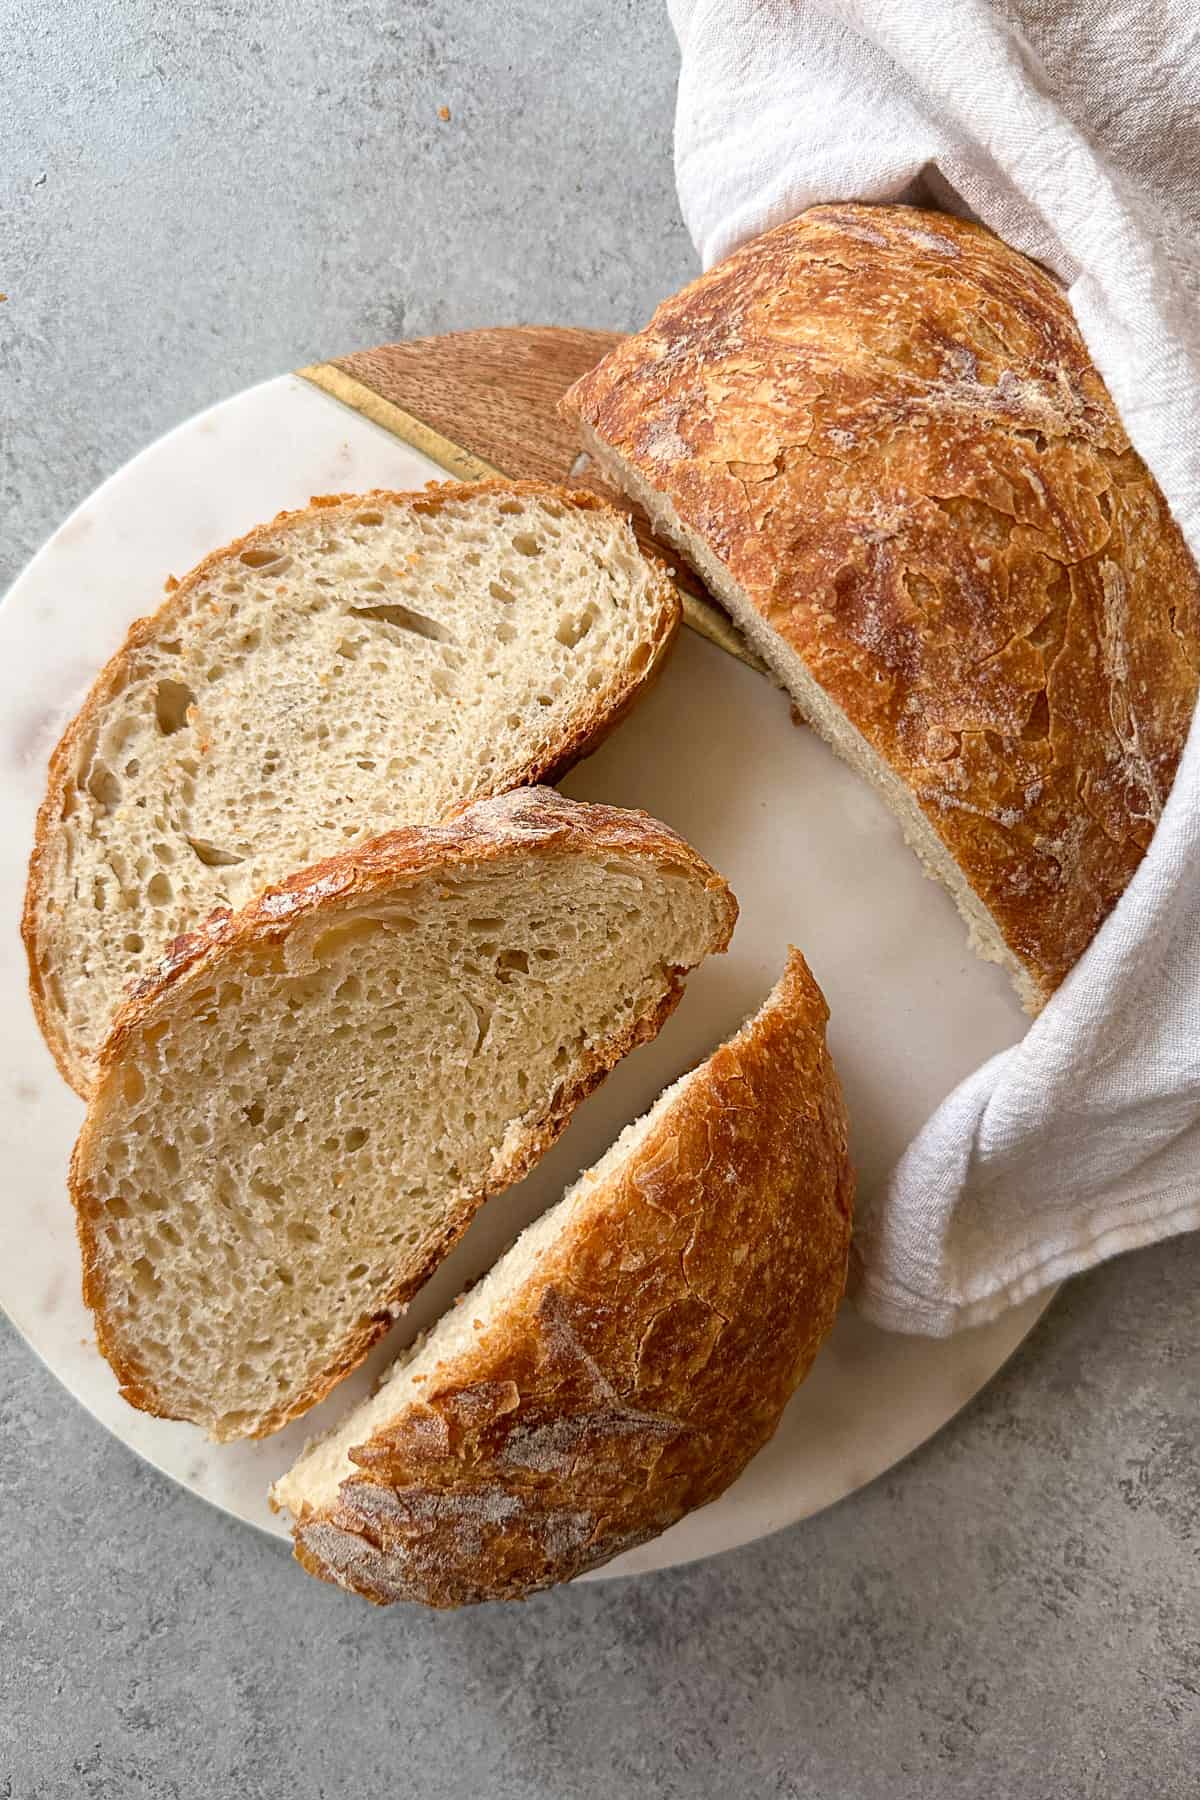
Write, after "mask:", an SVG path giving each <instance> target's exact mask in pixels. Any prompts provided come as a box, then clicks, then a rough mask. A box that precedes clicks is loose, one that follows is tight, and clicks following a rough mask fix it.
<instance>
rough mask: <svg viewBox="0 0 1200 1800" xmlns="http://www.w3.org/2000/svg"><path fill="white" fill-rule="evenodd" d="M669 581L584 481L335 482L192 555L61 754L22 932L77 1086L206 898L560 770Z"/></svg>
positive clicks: (56, 1041) (642, 670) (628, 686)
mask: <svg viewBox="0 0 1200 1800" xmlns="http://www.w3.org/2000/svg"><path fill="white" fill-rule="evenodd" d="M678 621H679V601H678V597H677V595H676V593H675V591H674V588H673V587H672V585H671V583H670V581H669V580H668V579H667V578H666V576H665V574H664V573H663V572H662V571H661V570H660V569H658V568H656V567H654V566H653V565H652V564H651V563H649V562H647V560H646V559H645V558H644V557H643V556H642V555H641V553H640V552H639V550H638V548H637V543H636V541H635V539H634V536H633V533H632V531H631V530H630V528H629V525H628V523H627V522H626V521H625V519H623V518H622V517H621V516H620V515H619V514H618V513H616V512H614V511H613V510H612V509H610V508H609V507H607V506H605V505H604V504H603V502H602V501H599V500H597V499H596V497H595V496H594V495H591V494H586V493H579V492H573V491H570V490H567V489H563V488H556V487H547V486H543V485H540V484H538V483H517V484H513V483H502V482H496V483H486V484H483V485H479V486H473V487H456V486H451V485H445V486H441V487H436V488H431V489H429V490H427V491H426V492H424V493H417V494H389V493H372V494H364V495H336V496H333V497H332V498H329V499H324V500H314V501H313V503H312V505H311V506H310V507H308V508H307V509H305V510H304V511H303V512H294V513H281V514H280V515H279V517H278V518H277V519H275V520H273V521H272V522H271V523H270V524H269V525H262V526H260V527H259V528H258V529H257V530H256V531H252V532H251V533H250V534H249V536H248V537H244V538H240V539H239V540H238V541H237V542H236V543H234V544H230V545H228V546H227V548H225V549H224V550H218V551H217V552H216V553H215V554H214V555H212V556H209V557H207V558H206V559H205V560H204V562H202V563H201V564H200V565H199V567H198V568H196V569H193V571H192V573H191V574H190V575H188V576H187V577H185V579H184V580H183V581H182V582H181V583H179V584H178V585H177V586H175V587H174V590H173V591H172V592H171V593H170V595H169V597H168V599H167V600H166V602H165V603H164V605H162V606H161V607H160V608H159V610H158V612H156V613H155V614H154V616H153V617H152V618H149V619H140V620H138V622H137V623H136V624H135V625H134V626H133V628H132V630H131V631H130V633H129V636H128V638H127V639H126V641H125V644H124V646H123V648H122V649H121V650H120V651H119V652H118V654H117V655H116V656H115V657H114V658H113V660H112V661H111V662H110V663H109V664H108V666H107V668H106V669H104V671H103V672H102V673H101V675H100V676H99V677H98V679H97V681H96V683H95V685H94V686H93V688H92V691H91V693H90V694H89V695H88V698H87V700H86V701H85V703H84V706H83V709H82V711H81V712H80V714H79V716H78V717H77V718H76V720H75V722H74V724H73V725H71V727H70V728H69V730H68V731H67V733H66V735H65V737H64V738H63V740H62V742H61V743H60V745H59V747H58V749H57V750H56V751H55V754H54V757H53V759H52V761H51V765H50V784H49V790H48V792H47V795H46V799H45V802H44V804H43V806H42V810H41V813H40V815H39V819H38V828H37V846H36V849H35V851H34V855H33V860H32V863H31V865H30V872H29V886H28V894H27V900H26V907H25V919H24V936H25V943H26V947H27V950H28V954H29V969H30V978H31V986H32V993H33V1001H34V1006H35V1008H36V1009H37V1014H38V1018H39V1021H40V1023H41V1026H42V1029H43V1031H44V1033H45V1035H46V1040H47V1042H48V1043H49V1045H50V1048H51V1050H52V1051H53V1053H54V1056H55V1058H56V1060H57V1062H58V1064H59V1067H60V1068H61V1070H62V1072H63V1074H64V1075H65V1076H66V1078H67V1080H68V1081H69V1082H70V1083H71V1085H72V1086H73V1087H74V1088H76V1089H77V1091H78V1092H80V1093H81V1094H85V1095H86V1093H87V1091H88V1088H89V1086H90V1084H91V1081H92V1078H93V1075H94V1059H95V1054H96V1051H97V1050H98V1048H99V1045H100V1043H101V1041H102V1040H103V1037H104V1033H105V1031H106V1030H107V1028H108V1025H109V1023H110V1022H111V1019H112V1016H113V1013H114V1011H115V1009H116V1007H117V1005H118V1004H119V1002H120V1000H121V998H122V996H123V994H124V993H125V991H126V989H127V987H128V986H129V984H130V983H131V981H132V980H134V979H135V978H137V977H140V976H141V975H142V974H144V973H145V971H146V970H147V969H149V968H151V967H153V965H154V963H155V961H156V959H157V958H158V957H159V956H160V955H161V954H162V952H163V950H164V949H165V947H166V945H167V944H168V943H170V941H171V940H172V939H173V938H175V937H177V936H179V935H180V934H181V933H183V932H187V931H192V930H194V929H195V928H196V927H197V926H198V925H199V924H200V923H201V922H202V921H203V920H204V919H205V918H207V916H208V914H209V913H210V912H212V910H213V909H214V908H215V907H218V906H231V907H234V908H237V907H240V906H242V905H244V904H246V903H247V902H248V901H249V900H251V899H252V898H253V897H254V895H255V894H257V893H258V892H259V891H260V890H261V889H262V888H264V887H265V886H267V885H268V883H270V882H273V881H281V880H283V879H284V877H285V876H287V875H289V874H290V873H292V871H293V870H296V869H302V868H305V867H306V866H307V865H308V864H309V863H312V862H315V861H317V860H318V858H320V857H324V856H330V855H334V854H336V853H337V852H339V851H341V850H345V849H348V848H349V847H350V846H351V845H352V844H358V843H363V842H365V841H366V840H367V839H368V838H371V837H375V836H378V835H379V833H381V832H384V831H390V830H393V829H395V828H396V827H397V826H402V825H428V824H434V823H436V822H437V821H439V820H441V819H444V818H447V817H449V816H451V815H452V814H453V813H454V812H456V811H457V810H459V809H460V808H461V807H463V806H466V805H468V804H469V803H470V802H471V801H473V800H478V799H481V798H483V797H485V796H486V795H488V794H497V793H503V792H504V791H505V790H506V789H508V788H512V787H518V786H522V785H525V784H527V783H533V782H536V781H549V780H553V779H556V778H557V776H558V775H559V774H562V773H564V772H565V770H566V769H567V768H568V767H569V766H570V765H571V763H572V762H574V761H575V760H576V759H577V758H578V757H580V756H582V755H584V754H585V753H586V751H588V750H589V749H591V748H592V747H593V746H594V745H595V744H596V743H597V741H598V740H599V739H600V738H601V737H602V736H603V735H604V734H605V732H606V731H608V730H609V729H610V727H611V726H612V725H613V724H614V723H615V722H616V720H617V719H618V718H619V717H620V716H621V715H622V713H623V712H624V711H625V710H626V709H627V708H628V707H629V705H630V704H631V703H632V701H633V700H634V699H635V698H636V696H637V693H638V692H639V690H640V689H641V687H642V686H643V685H644V684H645V682H646V681H647V680H648V679H649V678H650V676H651V674H652V673H653V672H654V670H655V669H656V668H657V666H658V665H659V663H660V661H661V659H662V657H663V654H664V652H665V651H666V649H667V647H668V645H669V643H670V640H671V638H672V635H673V634H674V631H675V629H676V626H677V624H678Z"/></svg>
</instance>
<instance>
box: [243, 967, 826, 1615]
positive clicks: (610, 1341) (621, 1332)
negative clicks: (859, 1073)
mask: <svg viewBox="0 0 1200 1800" xmlns="http://www.w3.org/2000/svg"><path fill="white" fill-rule="evenodd" d="M827 1016H828V1015H827V1009H826V1006H825V1002H824V1000H823V998H822V995H821V992H820V990H819V988H818V987H817V985H816V983H815V981H814V980H813V978H812V976H811V975H810V973H809V971H808V968H807V966H806V964H805V962H804V960H803V958H802V957H801V956H799V955H798V954H797V953H796V952H792V954H791V957H790V959H789V962H788V966H787V970H786V972H785V974H784V977H783V979H782V980H781V981H780V983H779V985H778V986H777V987H776V988H775V990H774V992H773V993H772V994H771V996H770V998H769V999H768V1000H767V1002H766V1003H765V1005H764V1006H763V1007H762V1009H761V1011H760V1012H759V1013H758V1014H757V1016H756V1017H755V1018H753V1019H752V1020H751V1021H750V1022H749V1023H748V1024H747V1025H746V1026H745V1027H744V1028H743V1029H742V1031H741V1032H739V1034H738V1035H737V1036H736V1037H735V1038H733V1039H732V1040H731V1041H730V1042H729V1043H727V1044H725V1045H723V1046H722V1048H721V1049H719V1050H718V1051H716V1053H715V1054H714V1055H713V1056H712V1057H710V1058H709V1060H708V1061H707V1062H705V1063H703V1064H701V1066H700V1067H699V1068H697V1069H695V1070H693V1072H692V1073H691V1074H690V1075H685V1076H684V1077H683V1079H682V1080H681V1081H679V1082H677V1083H676V1084H675V1085H674V1086H673V1087H671V1088H669V1089H668V1090H667V1092H666V1093H665V1094H663V1095H662V1097H661V1098H660V1099H659V1101H658V1102H657V1104H656V1105H655V1106H654V1107H653V1108H652V1109H651V1111H650V1112H649V1113H647V1114H646V1116H645V1117H644V1118H643V1119H641V1120H639V1121H638V1123H636V1124H634V1125H631V1126H629V1127H628V1129H627V1130H626V1131H625V1132H624V1133H623V1134H622V1136H621V1137H620V1138H618V1140H617V1142H616V1143H615V1144H614V1146H613V1147H612V1149H611V1150H609V1152H608V1153H607V1155H606V1156H604V1157H603V1158H602V1159H601V1161H600V1162H599V1163H597V1164H596V1166H595V1167H594V1168H592V1169H590V1170H589V1171H588V1172H587V1173H586V1174H585V1175H584V1176H582V1177H581V1179H580V1180H579V1182H578V1183H577V1184H576V1186H575V1187H574V1188H572V1189H571V1190H570V1191H569V1192H568V1193H567V1195H566V1197H565V1198H564V1199H563V1200H561V1201H560V1202H559V1204H558V1205H557V1206H555V1207H553V1208H552V1209H551V1210H550V1211H549V1212H548V1213H546V1214H545V1215H544V1216H543V1217H542V1218H541V1219H540V1220H539V1221H538V1222H537V1223H536V1224H535V1225H532V1226H531V1227H530V1228H529V1230H528V1231H526V1232H525V1233H524V1234H523V1236H521V1237H520V1238H519V1239H518V1240H517V1242H516V1244H515V1245H514V1246H513V1248H512V1249H511V1250H510V1251H509V1252H508V1254H507V1256H505V1257H503V1258H502V1259H501V1261H500V1262H498V1263H497V1264H496V1265H495V1267H494V1268H493V1269H492V1271H491V1273H490V1274H489V1275H488V1276H487V1277H486V1278H485V1279H484V1280H483V1281H482V1282H481V1283H480V1285H479V1286H478V1287H476V1288H474V1289H472V1290H471V1292H470V1293H469V1294H467V1295H466V1296H465V1297H464V1298H463V1299H462V1300H461V1301H460V1302H459V1304H458V1306H457V1307H455V1308H453V1309H452V1310H451V1311H450V1312H449V1313H447V1314H446V1315H445V1316H444V1317H443V1318H442V1319H441V1320H440V1321H439V1323H438V1324H437V1325H436V1326H435V1327H434V1329H433V1331H432V1332H431V1333H430V1334H429V1335H428V1336H427V1337H426V1339H425V1340H424V1342H423V1343H421V1344H419V1345H418V1346H417V1347H416V1349H415V1350H414V1351H413V1352H411V1353H410V1354H409V1355H408V1356H406V1357H403V1358H401V1360H400V1362H399V1363H398V1364H397V1365H396V1366H395V1368H394V1369H393V1371H392V1372H391V1374H390V1375H389V1377H388V1379H387V1381H386V1382H385V1384H384V1386H383V1387H382V1388H381V1389H380V1390H379V1391H378V1392H377V1393H376V1394H375V1395H374V1396H373V1397H372V1398H370V1399H368V1400H366V1401H364V1402H363V1403H362V1404H360V1405H359V1406H357V1407H356V1408H355V1409H354V1410H353V1411H352V1412H351V1413H350V1415H349V1417H348V1418H347V1419H346V1420H345V1421H344V1423H343V1424H342V1425H340V1426H339V1427H338V1428H337V1429H336V1430H335V1431H334V1432H333V1433H331V1434H330V1435H329V1436H327V1437H325V1438H323V1439H319V1440H317V1441H316V1442H314V1443H313V1444H311V1445H310V1446H309V1447H308V1448H307V1449H306V1451H305V1452H304V1454H303V1455H302V1456H301V1457H300V1459H299V1461H298V1462H297V1463H296V1465H295V1466H294V1467H293V1468H292V1469H291V1470H290V1471H289V1473H288V1474H287V1475H285V1476H284V1477H283V1478H282V1480H280V1481H279V1482H277V1483H276V1485H275V1488H274V1490H273V1493H272V1498H273V1500H274V1502H275V1504H276V1505H277V1506H279V1507H283V1508H286V1509H287V1510H288V1511H290V1512H291V1514H292V1515H293V1517H294V1519H295V1521H296V1524H295V1538H296V1554H297V1556H298V1557H299V1559H300V1561H301V1562H302V1563H303V1564H304V1566H305V1567H306V1568H307V1569H309V1570H311V1572H312V1573H313V1574H314V1575H320V1576H322V1577H323V1578H324V1579H325V1580H327V1581H335V1582H339V1583H340V1584H341V1585H342V1586H343V1587H347V1588H352V1589H354V1590H355V1591H356V1592H358V1593H360V1594H364V1595H365V1596H366V1597H367V1599H369V1600H373V1601H376V1602H378V1603H380V1604H384V1603H386V1602H388V1601H392V1600H419V1601H423V1602H425V1603H426V1604H427V1605H430V1606H459V1605H462V1604H464V1603H466V1602H469V1601H476V1600H495V1599H512V1598H518V1597H520V1596H521V1595H524V1594H528V1593H532V1592H533V1591H534V1590H535V1589H538V1588H543V1587H547V1586H549V1585H550V1584H551V1583H553V1582H558V1581H567V1580H569V1579H570V1578H571V1577H572V1576H575V1575H579V1574H581V1573H582V1572H583V1571H584V1570H586V1569H594V1568H595V1567H597V1565H598V1564H600V1563H604V1562H607V1561H608V1560H609V1559H610V1558H611V1557H614V1556H617V1555H619V1554H620V1552H621V1551H622V1550H627V1549H629V1548H631V1547H632V1546H633V1545H635V1544H639V1543H642V1542H643V1541H644V1540H645V1539H646V1538H649V1537H653V1536H655V1535H656V1534H657V1533H658V1532H661V1531H664V1530H666V1528H667V1527H668V1526H669V1525H673V1524H674V1523H675V1521H676V1520H677V1519H679V1518H681V1517H682V1516H683V1515H684V1513H686V1512H689V1511H691V1510H692V1509H693V1508H695V1507H697V1506H703V1505H704V1503H705V1502H706V1501H709V1500H712V1499H715V1498H716V1496H717V1495H718V1494H720V1493H721V1492H722V1491H723V1489H725V1488H726V1487H728V1485H729V1484H730V1482H731V1481H733V1480H734V1479H735V1477H736V1476H737V1475H738V1474H740V1472H741V1470H742V1469H743V1468H744V1467H745V1465H746V1464H747V1463H748V1462H749V1460H750V1458H751V1457H752V1456H753V1455H754V1453H755V1452H756V1451H757V1450H759V1449H761V1447H762V1445H763V1444H764V1443H765V1442H766V1441H767V1439H768V1438H769V1437H770V1436H771V1434H772V1432H773V1431H774V1430H775V1427H776V1425H777V1423H778V1421H779V1417H780V1414H781V1413H782V1411H783V1408H784V1406H785V1405H786V1403H787V1401H788V1398H789V1397H790V1395H791V1394H792V1393H793V1392H794V1390H795V1388H796V1387H797V1386H798V1385H799V1383H800V1382H801V1381H802V1380H803V1379H804V1376H805V1375H806V1374H807V1372H808V1369H809V1366H810V1365H811V1363H812V1360H813V1358H814V1356H815V1355H816V1353H817V1350H818V1349H819V1347H820V1345H821V1343H822V1341H823V1340H824V1338H825V1337H826V1335H827V1334H828V1332H829V1329H830V1327H831V1326H832V1324H833V1319H834V1314H835V1312H836V1310H837V1306H838V1302H839V1300H840V1299H841V1295H842V1290H843V1287H844V1284H845V1279H846V1263H847V1253H848V1248H849V1242H850V1220H851V1206H852V1195H853V1178H852V1175H851V1172H850V1165H849V1161H848V1159H847V1153H846V1120H845V1114H844V1111H843V1108H842V1098H841V1091H840V1089H839V1086H838V1080H837V1076H836V1074H835V1072H834V1068H833V1065H832V1063H831V1061H830V1059H829V1054H828V1051H827V1050H826V1048H825V1021H826V1018H827Z"/></svg>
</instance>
